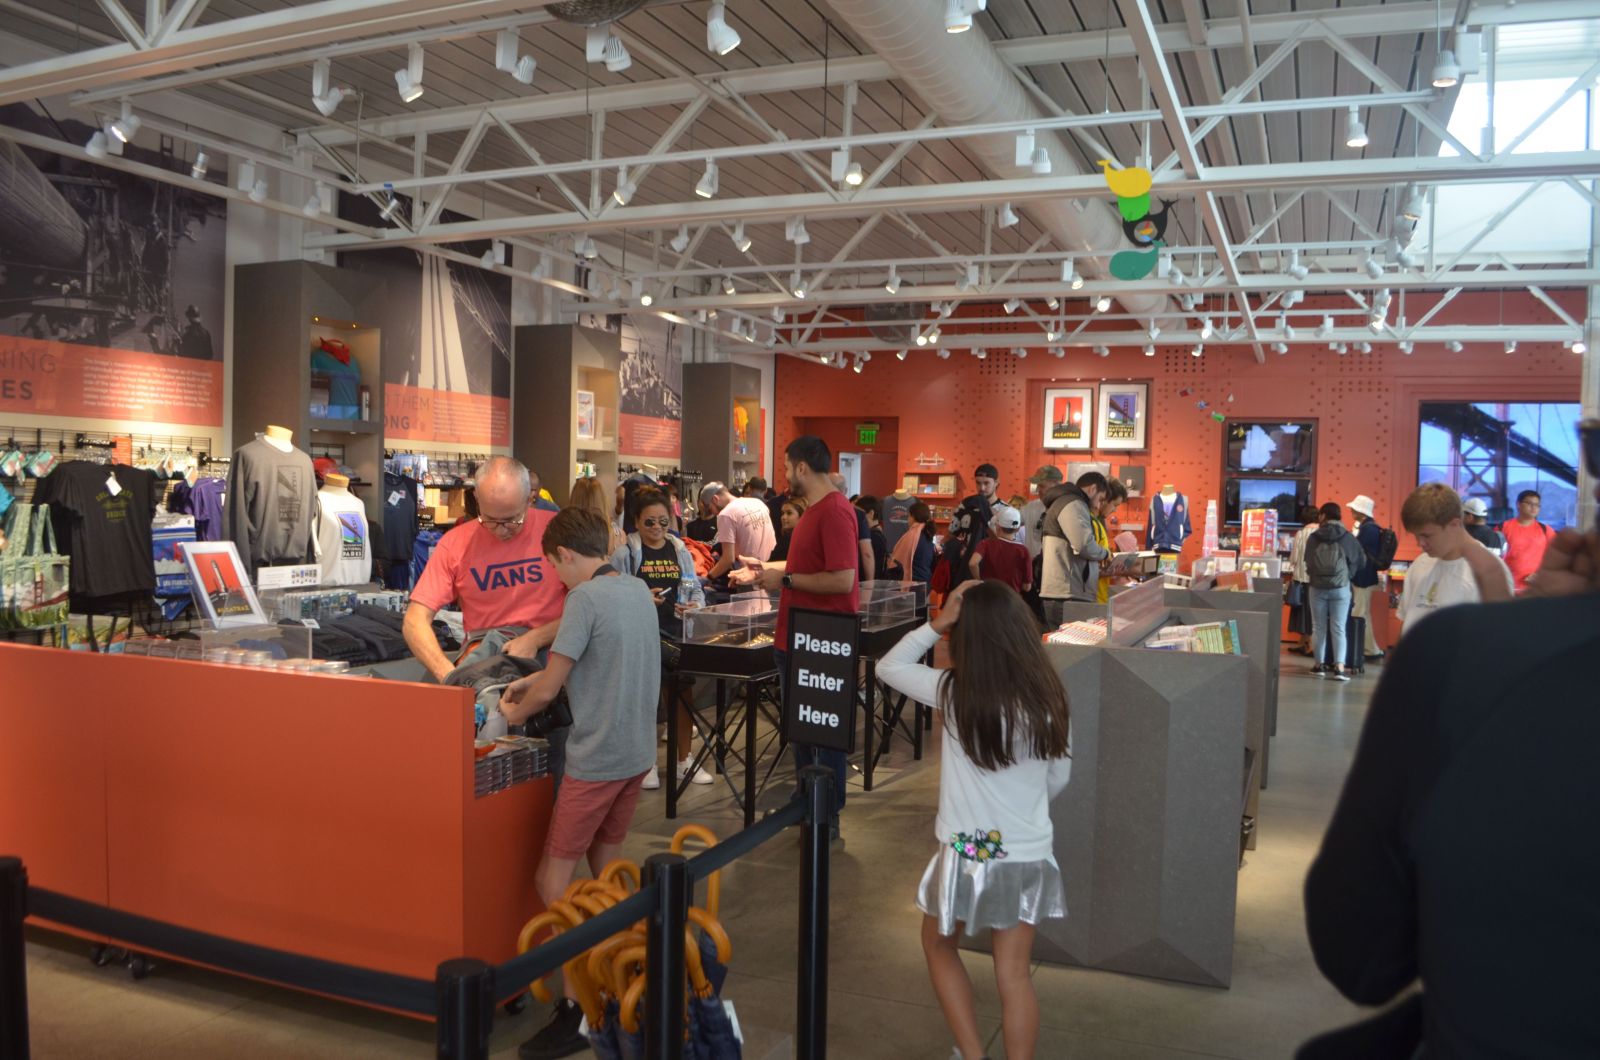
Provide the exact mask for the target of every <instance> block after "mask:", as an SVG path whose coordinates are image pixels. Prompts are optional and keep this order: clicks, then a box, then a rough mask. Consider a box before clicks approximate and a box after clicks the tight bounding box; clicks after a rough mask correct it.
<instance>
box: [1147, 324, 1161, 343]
mask: <svg viewBox="0 0 1600 1060" xmlns="http://www.w3.org/2000/svg"><path fill="white" fill-rule="evenodd" d="M1146 330H1148V331H1149V333H1150V337H1151V338H1152V339H1159V338H1160V337H1161V327H1160V325H1158V324H1157V323H1156V322H1155V321H1154V320H1152V321H1150V326H1149V328H1147V329H1146Z"/></svg>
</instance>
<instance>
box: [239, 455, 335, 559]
mask: <svg viewBox="0 0 1600 1060" xmlns="http://www.w3.org/2000/svg"><path fill="white" fill-rule="evenodd" d="M316 504H317V476H316V472H314V471H313V470H312V467H311V457H309V456H307V455H306V454H305V453H302V452H301V451H300V450H298V449H291V450H289V451H288V452H287V453H286V452H284V451H283V450H282V449H279V448H278V447H277V446H275V445H273V444H272V443H270V442H267V441H265V440H263V439H260V438H257V439H256V440H255V441H253V442H251V443H249V444H248V445H245V446H242V447H241V448H240V449H239V451H238V452H236V453H234V454H233V466H232V467H231V468H229V470H228V503H227V511H228V538H229V540H231V541H232V542H233V543H234V544H235V545H236V546H237V547H238V549H239V556H240V558H241V559H243V560H244V562H245V565H246V566H247V567H249V568H250V573H251V575H252V576H254V574H255V572H256V569H257V568H259V567H270V566H278V565H282V564H289V563H311V562H313V561H314V559H315V555H316V546H315V545H314V543H313V541H312V532H313V527H312V524H313V523H314V522H315V517H316V513H317V508H316Z"/></svg>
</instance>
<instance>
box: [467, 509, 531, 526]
mask: <svg viewBox="0 0 1600 1060" xmlns="http://www.w3.org/2000/svg"><path fill="white" fill-rule="evenodd" d="M527 521H528V513H527V512H523V513H522V514H521V515H517V516H513V517H512V518H510V519H491V518H489V517H488V516H487V515H480V516H478V522H480V523H482V524H483V525H484V526H485V527H487V528H488V529H490V530H516V529H518V528H520V527H521V526H522V524H523V523H525V522H527Z"/></svg>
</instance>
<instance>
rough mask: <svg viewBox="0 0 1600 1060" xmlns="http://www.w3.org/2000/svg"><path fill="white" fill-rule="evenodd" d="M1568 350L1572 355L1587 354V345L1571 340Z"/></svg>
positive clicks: (1581, 341) (1580, 340)
mask: <svg viewBox="0 0 1600 1060" xmlns="http://www.w3.org/2000/svg"><path fill="white" fill-rule="evenodd" d="M1568 348H1569V349H1571V350H1572V352H1573V353H1588V352H1589V344H1588V343H1586V342H1584V341H1583V340H1582V339H1573V340H1572V345H1571V346H1570V347H1568Z"/></svg>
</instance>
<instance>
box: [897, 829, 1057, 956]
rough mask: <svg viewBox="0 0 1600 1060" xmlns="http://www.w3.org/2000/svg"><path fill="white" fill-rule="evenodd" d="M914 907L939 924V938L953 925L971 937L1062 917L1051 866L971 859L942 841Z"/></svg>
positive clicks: (1052, 865) (1041, 863) (1028, 862)
mask: <svg viewBox="0 0 1600 1060" xmlns="http://www.w3.org/2000/svg"><path fill="white" fill-rule="evenodd" d="M917 908H919V909H921V910H922V911H923V912H924V913H926V914H928V915H929V916H931V917H933V918H934V919H936V920H938V921H939V934H941V935H953V934H955V931H956V926H957V925H958V924H965V925H966V933H967V934H968V935H973V934H976V933H977V932H979V931H982V930H984V929H985V928H992V929H1004V928H1012V927H1016V926H1017V925H1018V924H1037V923H1039V922H1040V921H1041V920H1049V919H1052V918H1057V917H1064V916H1066V915H1067V897H1066V891H1065V889H1064V888H1063V887H1062V884H1061V870H1060V869H1059V868H1057V867H1056V865H1055V863H1054V862H1051V861H974V860H972V859H970V858H963V857H962V856H961V855H960V854H958V853H956V851H955V849H954V848H953V847H951V846H950V845H949V844H948V843H946V844H944V845H943V846H941V847H940V849H939V853H937V854H935V855H934V856H933V860H931V861H929V862H928V868H927V871H925V872H924V873H923V874H922V885H921V886H920V887H918V889H917Z"/></svg>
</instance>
